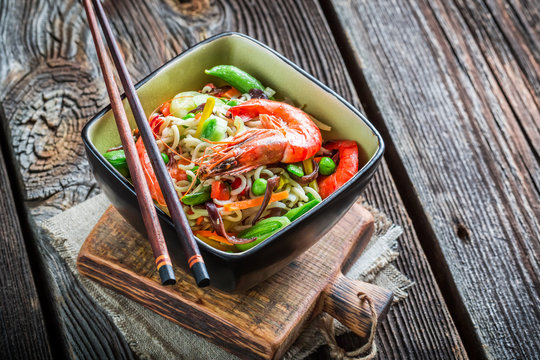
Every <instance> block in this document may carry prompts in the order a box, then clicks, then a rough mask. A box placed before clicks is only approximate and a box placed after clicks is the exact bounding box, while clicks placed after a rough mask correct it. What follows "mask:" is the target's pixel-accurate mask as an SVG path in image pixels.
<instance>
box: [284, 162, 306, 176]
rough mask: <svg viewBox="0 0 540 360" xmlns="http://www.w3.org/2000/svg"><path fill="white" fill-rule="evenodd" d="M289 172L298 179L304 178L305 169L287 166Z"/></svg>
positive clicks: (297, 165)
mask: <svg viewBox="0 0 540 360" xmlns="http://www.w3.org/2000/svg"><path fill="white" fill-rule="evenodd" d="M287 171H288V172H290V173H291V174H293V175H296V176H298V177H302V176H304V169H302V165H299V164H287Z"/></svg>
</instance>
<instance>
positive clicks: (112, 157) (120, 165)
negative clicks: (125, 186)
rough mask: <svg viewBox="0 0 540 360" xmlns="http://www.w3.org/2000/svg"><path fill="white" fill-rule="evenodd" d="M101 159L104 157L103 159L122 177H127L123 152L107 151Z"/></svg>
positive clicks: (127, 171) (127, 172) (127, 170)
mask: <svg viewBox="0 0 540 360" xmlns="http://www.w3.org/2000/svg"><path fill="white" fill-rule="evenodd" d="M103 157H105V159H106V160H107V161H108V162H110V163H111V165H112V166H114V168H115V169H116V170H118V172H119V173H120V174H122V176H124V177H126V178H127V177H129V169H128V166H127V161H126V154H125V153H124V150H115V151H109V152H106V153H105V154H103Z"/></svg>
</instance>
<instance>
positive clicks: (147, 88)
mask: <svg viewBox="0 0 540 360" xmlns="http://www.w3.org/2000/svg"><path fill="white" fill-rule="evenodd" d="M218 64H232V65H235V66H237V67H239V68H242V69H244V70H245V71H247V72H248V73H251V74H252V75H253V76H255V77H256V78H258V79H259V80H260V81H261V82H262V83H263V84H265V85H266V86H269V87H271V88H273V89H274V90H276V91H277V94H278V97H284V96H287V97H288V98H290V99H291V100H292V101H293V102H294V103H295V104H297V105H303V109H304V110H305V111H306V112H307V113H309V114H311V115H313V116H314V117H315V118H317V119H318V120H320V121H322V122H324V123H325V124H328V125H330V126H331V127H332V130H331V131H328V132H327V131H322V134H323V139H324V140H329V139H350V140H355V141H356V142H357V143H358V144H359V148H360V150H361V153H363V155H364V156H365V159H364V160H365V163H364V165H363V166H361V169H360V170H359V171H358V173H357V174H356V175H355V176H354V177H353V178H352V179H350V180H349V181H348V182H347V183H346V184H345V185H344V186H342V187H341V188H340V189H339V190H337V191H336V192H335V193H333V194H332V195H331V196H329V197H328V198H327V199H325V200H324V201H323V202H321V203H320V204H319V205H318V206H317V207H316V208H315V209H314V210H312V211H310V212H308V213H307V214H305V215H304V216H302V217H300V218H299V219H297V220H296V221H294V222H293V223H292V224H290V225H289V226H287V227H285V228H284V229H282V230H281V231H279V232H278V233H276V234H274V235H273V236H271V237H270V238H268V239H267V240H265V241H264V242H262V243H261V244H259V245H257V246H255V247H253V248H251V249H250V250H247V251H245V252H242V253H236V254H231V253H226V252H223V251H221V250H217V249H215V248H213V247H211V246H209V245H207V244H206V243H204V242H203V241H200V240H199V241H198V244H199V247H200V250H201V253H202V256H203V257H204V260H205V262H206V265H207V267H208V271H209V273H210V277H211V286H213V287H215V288H217V289H220V290H223V291H226V292H239V291H244V290H246V289H249V288H250V287H252V286H254V285H256V284H257V283H259V282H261V281H263V280H265V279H267V278H268V277H269V276H271V275H272V274H274V273H275V272H277V271H278V270H280V269H281V268H283V267H284V266H286V265H287V264H289V263H290V262H291V261H292V260H293V259H294V258H296V257H297V256H298V255H300V254H301V253H303V252H304V251H306V250H307V249H309V248H310V247H311V246H312V245H313V244H314V243H315V242H317V240H319V239H320V238H321V237H322V236H323V235H324V234H325V233H326V232H327V231H328V230H330V229H331V228H332V226H333V225H334V224H335V223H336V222H337V221H338V220H339V219H340V218H341V217H342V216H343V215H344V214H345V213H346V212H347V210H348V209H349V208H350V207H351V206H352V205H353V204H354V202H355V201H356V200H357V199H358V197H359V196H360V193H361V191H362V190H363V189H364V187H365V186H366V185H367V183H368V182H369V180H370V179H371V178H372V176H373V174H374V172H375V169H376V167H377V165H378V164H379V162H380V160H381V157H382V154H383V151H384V144H383V141H382V138H381V136H380V134H379V132H378V131H377V130H376V129H375V128H374V127H373V125H372V124H371V123H370V122H369V121H368V120H367V119H366V118H365V117H364V116H363V115H362V114H360V113H359V112H358V110H356V109H355V108H354V107H353V106H352V105H350V104H349V103H348V102H346V101H345V100H344V99H343V98H342V97H340V96H339V95H338V94H336V93H335V92H334V91H332V90H331V89H329V88H328V87H326V86H325V85H323V84H322V83H321V82H319V81H318V80H316V79H315V78H313V77H312V76H311V75H309V74H307V73H306V72H305V71H303V70H302V69H300V68H299V67H298V66H297V65H295V64H293V63H292V62H291V61H289V60H287V59H286V58H284V57H283V56H282V55H280V54H278V53H277V52H276V51H274V50H272V49H270V48H269V47H267V46H266V45H263V44H261V43H260V42H258V41H256V40H254V39H252V38H250V37H248V36H246V35H243V34H239V33H224V34H220V35H217V36H214V37H212V38H209V39H207V40H205V41H203V42H201V43H199V44H197V45H195V46H194V47H192V48H190V49H189V50H186V51H185V52H183V53H182V54H180V55H178V56H177V57H175V58H174V59H172V60H170V61H169V62H168V63H166V64H165V65H163V66H162V67H160V68H159V69H157V70H156V71H154V72H153V73H152V74H150V75H148V76H147V77H146V78H145V79H144V80H142V81H141V82H139V83H138V84H137V85H136V88H137V93H138V95H139V97H140V99H141V103H142V105H143V108H144V109H145V112H146V113H147V114H150V112H151V111H152V110H153V109H155V108H156V107H157V106H159V105H160V104H161V103H163V102H164V101H166V100H167V99H170V98H172V97H174V95H176V94H177V93H179V92H182V91H188V90H194V89H200V88H202V86H203V85H204V84H206V83H208V82H211V81H215V78H210V77H208V76H207V75H205V74H204V69H208V68H210V67H212V66H214V65H218ZM124 104H125V106H126V109H127V113H128V117H129V119H130V122H131V126H132V128H135V123H134V121H133V117H132V115H131V112H130V110H129V106H127V104H126V102H125V100H124ZM82 138H83V142H84V145H85V148H86V152H87V155H88V160H89V162H90V165H91V167H92V170H93V172H94V176H95V177H96V180H97V182H98V184H99V185H100V187H101V189H103V191H104V193H105V194H106V195H107V197H108V198H109V200H110V201H111V202H112V204H113V205H114V207H115V208H116V209H117V210H118V211H119V212H120V214H122V216H123V217H124V218H125V219H126V220H127V221H128V222H129V223H130V224H131V225H133V226H134V227H135V228H136V229H137V230H138V231H140V232H141V233H143V234H145V233H146V231H145V229H144V225H143V221H142V217H141V213H140V210H139V207H138V203H137V199H136V194H135V190H134V188H133V186H132V185H131V184H130V183H129V182H128V181H127V180H126V179H125V178H124V177H123V176H122V175H121V174H120V173H118V172H117V171H116V169H114V167H112V166H111V165H110V164H109V163H108V162H107V161H106V160H105V158H104V157H103V155H102V154H103V153H105V152H106V150H107V149H108V148H110V147H113V146H117V145H118V144H120V138H119V135H118V131H117V129H116V124H115V121H114V118H113V115H112V112H111V108H110V106H108V107H106V108H105V109H103V110H102V111H100V112H99V113H98V114H97V115H96V116H95V117H94V118H92V119H91V120H90V121H89V122H88V124H86V126H85V127H84V129H83V131H82ZM362 150H363V151H362ZM361 165H362V163H361ZM157 212H158V216H159V219H160V222H161V226H162V228H163V232H164V235H165V239H166V241H167V245H168V248H169V253H170V255H171V258H172V260H173V262H174V263H175V264H177V265H179V266H181V267H183V268H184V269H185V270H186V271H187V264H186V259H185V257H184V254H183V252H182V249H181V246H180V243H179V240H178V239H177V238H176V235H175V230H174V226H173V224H172V221H171V219H170V217H169V216H168V215H167V214H165V213H164V212H163V211H161V210H160V209H159V208H158V209H157Z"/></svg>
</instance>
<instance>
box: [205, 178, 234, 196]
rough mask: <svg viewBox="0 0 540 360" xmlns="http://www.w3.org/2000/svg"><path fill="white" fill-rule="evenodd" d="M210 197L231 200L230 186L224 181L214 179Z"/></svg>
mask: <svg viewBox="0 0 540 360" xmlns="http://www.w3.org/2000/svg"><path fill="white" fill-rule="evenodd" d="M210 197H211V198H212V199H216V200H229V199H230V198H231V191H230V190H229V186H228V185H227V184H226V183H225V182H223V181H214V182H213V183H212V191H211V193H210Z"/></svg>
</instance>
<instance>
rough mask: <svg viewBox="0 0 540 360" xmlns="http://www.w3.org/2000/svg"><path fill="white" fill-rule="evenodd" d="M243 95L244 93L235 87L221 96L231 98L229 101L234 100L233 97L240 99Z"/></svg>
mask: <svg viewBox="0 0 540 360" xmlns="http://www.w3.org/2000/svg"><path fill="white" fill-rule="evenodd" d="M241 95H242V93H241V92H240V91H239V90H238V89H236V88H234V87H231V88H230V89H229V90H227V91H225V92H224V93H222V94H221V96H223V97H226V98H229V99H232V98H233V97H240V96H241Z"/></svg>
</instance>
